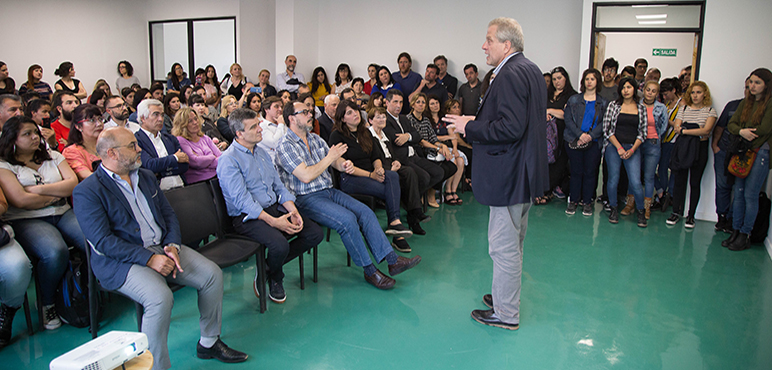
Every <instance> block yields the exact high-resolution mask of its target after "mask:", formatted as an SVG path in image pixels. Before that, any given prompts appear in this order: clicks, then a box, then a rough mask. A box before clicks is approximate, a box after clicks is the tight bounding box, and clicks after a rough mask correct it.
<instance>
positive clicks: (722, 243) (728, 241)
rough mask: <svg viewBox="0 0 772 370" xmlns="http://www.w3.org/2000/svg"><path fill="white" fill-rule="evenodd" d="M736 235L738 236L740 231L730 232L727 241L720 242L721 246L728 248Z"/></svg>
mask: <svg viewBox="0 0 772 370" xmlns="http://www.w3.org/2000/svg"><path fill="white" fill-rule="evenodd" d="M738 235H740V230H732V235H730V236H729V238H728V239H726V240H724V241H723V242H721V246H722V247H724V248H726V247H729V245H730V244H732V243H734V240H735V239H737V236H738Z"/></svg>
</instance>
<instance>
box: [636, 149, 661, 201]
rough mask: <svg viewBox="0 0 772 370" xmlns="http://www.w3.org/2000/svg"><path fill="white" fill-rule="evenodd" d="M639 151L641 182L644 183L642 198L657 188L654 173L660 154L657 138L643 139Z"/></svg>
mask: <svg viewBox="0 0 772 370" xmlns="http://www.w3.org/2000/svg"><path fill="white" fill-rule="evenodd" d="M640 151H641V154H643V184H644V185H645V189H644V190H643V196H644V198H650V197H651V196H652V195H654V191H655V190H657V189H656V188H657V186H656V184H655V181H656V180H655V179H656V176H655V175H656V173H657V164H659V157H660V154H661V149H660V144H659V140H657V139H649V140H646V141H644V142H643V144H641V147H640Z"/></svg>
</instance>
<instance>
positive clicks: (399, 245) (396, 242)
mask: <svg viewBox="0 0 772 370" xmlns="http://www.w3.org/2000/svg"><path fill="white" fill-rule="evenodd" d="M391 246H392V247H393V248H394V250H396V251H397V252H402V253H410V252H412V251H413V249H412V248H410V244H408V243H407V240H405V239H397V238H394V239H393V240H392V241H391Z"/></svg>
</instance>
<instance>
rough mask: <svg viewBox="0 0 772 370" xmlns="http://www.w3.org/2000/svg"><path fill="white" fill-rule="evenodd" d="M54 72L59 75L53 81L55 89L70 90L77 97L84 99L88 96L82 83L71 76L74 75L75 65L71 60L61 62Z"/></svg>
mask: <svg viewBox="0 0 772 370" xmlns="http://www.w3.org/2000/svg"><path fill="white" fill-rule="evenodd" d="M54 74H55V75H57V76H59V77H61V78H60V79H59V80H58V81H56V82H55V83H54V88H55V89H56V90H57V91H59V90H62V91H67V92H71V93H73V94H75V97H76V98H78V99H85V98H86V96H88V93H87V92H86V88H85V87H83V83H82V82H80V80H76V79H74V78H73V77H75V67H74V66H73V65H72V62H62V64H60V65H59V68H57V69H56V71H54Z"/></svg>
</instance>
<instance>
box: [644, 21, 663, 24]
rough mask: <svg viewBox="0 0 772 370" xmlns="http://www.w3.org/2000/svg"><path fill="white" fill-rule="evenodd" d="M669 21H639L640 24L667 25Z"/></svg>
mask: <svg viewBox="0 0 772 370" xmlns="http://www.w3.org/2000/svg"><path fill="white" fill-rule="evenodd" d="M666 23H667V21H638V24H666Z"/></svg>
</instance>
